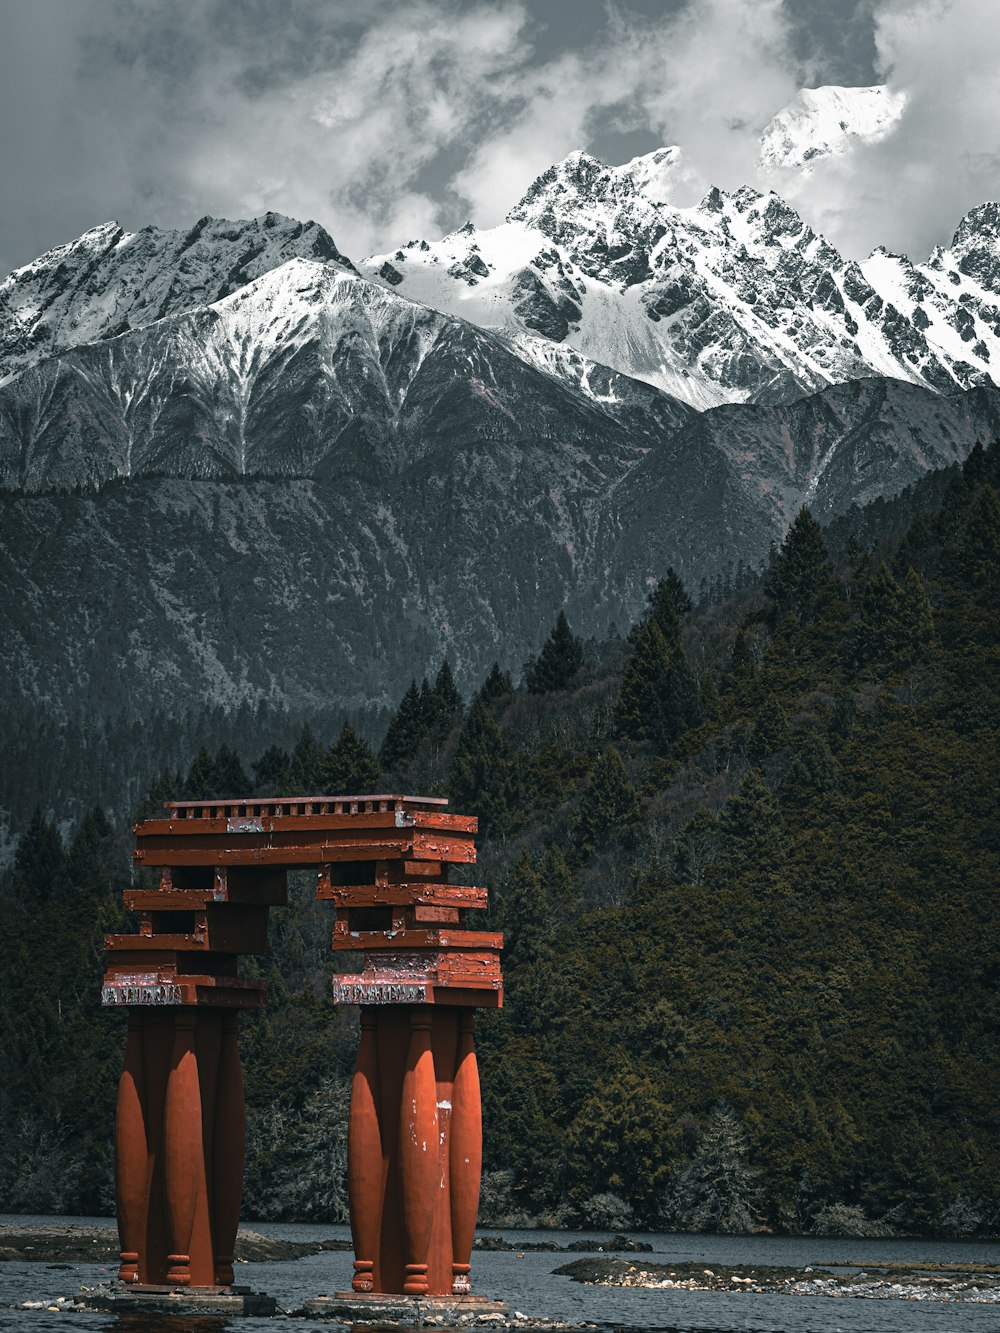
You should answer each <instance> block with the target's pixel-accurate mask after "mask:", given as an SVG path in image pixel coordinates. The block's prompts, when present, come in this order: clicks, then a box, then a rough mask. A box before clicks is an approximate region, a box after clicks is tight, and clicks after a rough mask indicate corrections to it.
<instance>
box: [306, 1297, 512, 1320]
mask: <svg viewBox="0 0 1000 1333" xmlns="http://www.w3.org/2000/svg"><path fill="white" fill-rule="evenodd" d="M303 1313H304V1314H306V1315H310V1316H312V1317H317V1316H318V1317H319V1318H323V1317H324V1316H325V1317H326V1318H327V1319H338V1318H343V1319H347V1320H348V1321H349V1322H350V1323H358V1324H384V1323H390V1324H402V1325H405V1326H407V1327H411V1328H412V1327H413V1326H414V1325H417V1326H419V1324H420V1322H421V1320H422V1318H423V1316H425V1315H442V1314H453V1315H459V1314H469V1315H475V1316H477V1321H476V1322H477V1323H478V1322H479V1320H478V1316H479V1315H496V1316H497V1318H496V1323H498V1324H501V1323H504V1322H505V1320H506V1317H507V1315H508V1313H509V1309H508V1307H507V1305H506V1303H505V1302H504V1301H491V1300H490V1299H489V1297H487V1296H403V1295H396V1294H395V1293H393V1292H386V1293H382V1292H373V1293H372V1294H371V1295H368V1296H359V1295H358V1294H357V1292H354V1291H338V1292H337V1294H336V1295H335V1296H316V1297H314V1298H313V1299H312V1300H311V1301H306V1303H305V1305H304V1306H303ZM483 1322H484V1323H485V1322H486V1321H485V1320H483ZM491 1322H492V1321H491Z"/></svg>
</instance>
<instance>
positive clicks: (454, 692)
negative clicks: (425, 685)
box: [434, 657, 462, 727]
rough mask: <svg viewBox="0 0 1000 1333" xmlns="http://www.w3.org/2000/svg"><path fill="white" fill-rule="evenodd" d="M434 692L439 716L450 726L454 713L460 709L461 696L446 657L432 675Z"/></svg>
mask: <svg viewBox="0 0 1000 1333" xmlns="http://www.w3.org/2000/svg"><path fill="white" fill-rule="evenodd" d="M434 693H435V694H436V695H437V702H438V709H439V712H440V716H441V717H442V718H444V719H445V722H446V724H447V726H449V727H450V726H451V723H452V722H453V721H454V719H455V715H456V714H457V713H460V712H461V711H462V696H461V694H459V692H458V686H457V685H456V684H455V677H454V676H453V675H452V674H451V667H450V665H449V664H448V659H447V657H445V658H444V659H443V660H442V662H441V665H440V667H439V668H438V673H437V675H436V676H435V677H434Z"/></svg>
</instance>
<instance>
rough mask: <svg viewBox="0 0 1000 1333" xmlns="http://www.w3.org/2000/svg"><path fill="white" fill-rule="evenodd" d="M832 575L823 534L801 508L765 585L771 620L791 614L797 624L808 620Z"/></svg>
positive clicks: (807, 511) (772, 565)
mask: <svg viewBox="0 0 1000 1333" xmlns="http://www.w3.org/2000/svg"><path fill="white" fill-rule="evenodd" d="M831 573H832V571H831V568H830V565H829V563H828V561H827V556H826V545H825V543H824V541H823V533H822V531H821V530H820V526H819V524H818V523H817V522H816V520H815V519H814V518H813V516H812V514H811V513H810V512H809V510H808V509H807V508H805V507H803V508H802V509H800V510H799V513H798V516H797V517H796V519H795V522H794V523H793V524H792V526H791V527H790V528H789V529H788V533H787V535H786V537H785V540H784V542H783V543H782V545H781V550H780V551H779V552H778V553H777V555H776V556H775V557H774V559H773V561H772V564H771V568H770V570H769V571H768V574H767V578H766V579H765V581H764V591H765V592H766V593H767V595H768V597H769V598H770V599H771V602H772V603H773V608H774V617H775V618H776V619H780V617H781V616H783V615H786V614H787V613H788V612H789V611H793V612H794V613H795V614H796V615H797V616H798V617H799V619H800V620H809V619H810V618H811V616H812V613H813V610H814V608H815V605H816V599H817V598H818V596H819V593H820V589H821V588H822V587H823V585H824V584H825V583H826V582H827V580H828V579H829V578H830V575H831Z"/></svg>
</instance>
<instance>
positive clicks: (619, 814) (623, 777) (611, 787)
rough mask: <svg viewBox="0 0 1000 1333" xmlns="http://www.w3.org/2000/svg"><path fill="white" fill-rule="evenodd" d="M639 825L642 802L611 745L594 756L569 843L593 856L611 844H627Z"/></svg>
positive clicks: (582, 853)
mask: <svg viewBox="0 0 1000 1333" xmlns="http://www.w3.org/2000/svg"><path fill="white" fill-rule="evenodd" d="M641 825H642V801H641V799H640V797H639V792H638V790H637V788H636V787H635V785H634V783H633V782H632V781H631V780H630V779H629V776H628V771H627V770H626V768H625V765H624V763H623V762H622V757H621V755H620V754H619V753H618V751H617V750H616V749H615V747H614V746H613V745H609V746H608V748H607V749H606V750H605V751H603V753H602V754H600V755H599V756H598V757H597V761H596V763H595V764H594V767H593V769H592V770H591V773H590V778H589V780H588V782H587V785H586V786H585V787H584V789H583V796H582V797H581V799H580V804H579V806H578V807H577V811H576V817H575V818H574V820H573V843H574V845H575V847H576V849H577V851H578V852H579V853H580V855H581V856H584V857H588V856H593V855H594V854H595V853H596V852H599V851H601V850H603V849H604V848H605V847H608V846H610V845H611V844H612V843H614V842H624V843H626V844H629V843H631V842H632V841H633V840H634V838H635V837H636V836H637V835H638V833H639V830H640V828H641Z"/></svg>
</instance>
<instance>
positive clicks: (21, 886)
mask: <svg viewBox="0 0 1000 1333" xmlns="http://www.w3.org/2000/svg"><path fill="white" fill-rule="evenodd" d="M65 869H66V850H65V848H64V846H63V840H62V837H61V836H60V833H59V829H58V827H57V826H56V823H55V820H53V821H52V822H51V823H50V822H49V821H48V820H47V819H46V818H45V817H44V816H43V814H42V812H41V810H40V809H39V808H38V807H37V806H36V807H35V810H34V813H33V814H32V816H31V819H30V820H29V821H28V827H27V828H26V829H25V830H24V832H23V833H22V834H21V837H20V839H19V840H18V844H17V851H16V852H15V853H14V884H15V889H16V891H17V892H18V894H19V895H20V896H21V897H23V898H26V899H29V900H30V901H32V902H41V903H44V902H47V901H48V900H49V899H50V898H52V897H55V896H58V894H59V892H60V885H61V882H62V877H63V874H64V872H65Z"/></svg>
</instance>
